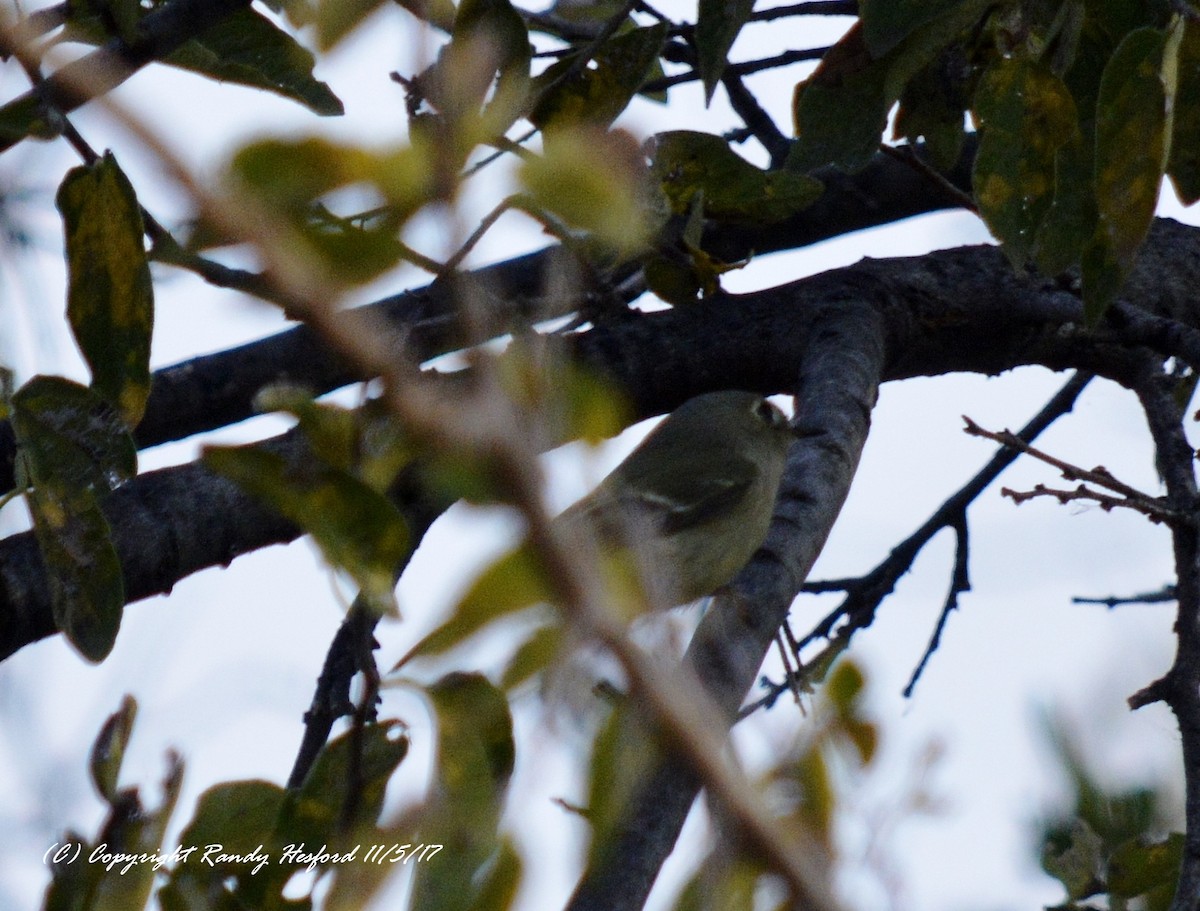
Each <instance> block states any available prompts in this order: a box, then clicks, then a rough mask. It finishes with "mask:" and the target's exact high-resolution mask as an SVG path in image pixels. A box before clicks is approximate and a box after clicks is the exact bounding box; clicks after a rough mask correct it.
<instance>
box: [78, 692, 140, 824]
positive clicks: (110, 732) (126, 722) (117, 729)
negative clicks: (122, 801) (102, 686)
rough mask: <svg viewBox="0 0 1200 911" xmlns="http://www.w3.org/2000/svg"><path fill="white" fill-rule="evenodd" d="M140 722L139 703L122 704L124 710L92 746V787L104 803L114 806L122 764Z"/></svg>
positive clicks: (111, 717)
mask: <svg viewBox="0 0 1200 911" xmlns="http://www.w3.org/2000/svg"><path fill="white" fill-rule="evenodd" d="M135 718H137V701H136V700H135V699H134V698H133V697H132V696H126V697H125V698H124V699H122V700H121V707H120V708H119V709H118V710H117V711H116V712H114V713H113V714H112V715H109V716H108V720H107V721H105V722H104V726H103V727H102V728H100V733H99V734H98V735H97V736H96V740H95V742H94V743H93V744H92V756H91V761H90V762H89V763H88V767H89V769H90V770H91V773H92V784H94V785H95V786H96V791H97V793H99V795H100V796H101V797H103V798H104V800H105V801H106V802H107V803H109V804H112V803H113V802H114V800H115V798H116V796H117V783H118V780H119V779H120V776H121V763H122V762H124V760H125V748H126V747H127V746H129V738H130V736H131V735H132V733H133V722H134V719H135Z"/></svg>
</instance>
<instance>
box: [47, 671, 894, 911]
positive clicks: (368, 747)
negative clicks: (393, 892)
mask: <svg viewBox="0 0 1200 911" xmlns="http://www.w3.org/2000/svg"><path fill="white" fill-rule="evenodd" d="M863 684H864V681H863V677H862V675H861V673H860V672H859V671H858V669H857V668H855V667H854V666H853V665H852V664H850V663H843V664H842V665H840V666H839V668H838V669H837V670H836V671H835V672H834V673H833V674H832V675H831V678H830V681H829V685H828V686H827V687H826V688H825V690H824V691H823V692H822V694H821V697H820V698H819V699H818V700H817V701H816V703H815V704H814V706H813V717H814V724H813V726H812V728H811V730H809V731H808V732H807V733H806V736H805V737H804V739H803V741H802V742H801V743H799V744H798V745H797V748H796V751H795V752H794V754H791V755H785V756H782V757H781V758H780V759H779V761H778V762H777V763H776V764H775V765H773V766H772V767H771V768H770V769H768V770H767V771H766V772H764V773H763V775H762V778H761V780H760V782H759V783H758V787H759V788H760V789H761V790H762V792H763V794H764V795H765V796H766V797H767V798H768V799H769V800H770V801H771V803H772V804H773V805H774V806H776V807H777V812H778V814H779V818H780V820H781V821H783V822H784V823H786V825H787V827H788V830H789V831H790V832H791V833H792V834H794V835H795V837H797V838H798V839H801V840H802V841H803V843H804V844H805V845H807V846H808V848H809V850H814V851H820V852H822V853H823V855H824V856H825V857H827V858H828V859H829V860H830V861H831V862H832V860H833V859H834V858H835V857H836V854H837V852H836V840H835V834H834V828H833V823H834V816H835V811H836V809H837V806H838V803H839V801H840V800H841V799H842V795H843V794H844V793H846V792H848V791H849V789H851V788H852V787H854V786H855V782H857V781H859V780H860V779H861V777H862V776H863V775H866V774H869V772H870V770H871V768H872V763H873V761H874V759H875V756H876V753H877V740H878V732H877V729H876V727H875V724H874V722H872V721H871V720H869V719H868V718H867V716H866V714H865V710H864V698H863V696H864V692H863ZM404 685H406V686H412V685H413V684H412V683H411V681H405V682H404ZM420 691H421V693H422V695H423V696H424V698H425V700H426V702H427V703H428V704H429V706H430V707H431V709H432V714H433V717H434V720H435V722H436V727H437V740H436V755H435V760H434V768H435V771H434V777H433V781H432V787H431V796H430V798H429V799H428V800H427V801H426V802H425V803H424V804H423V805H421V806H420V807H419V808H412V809H409V810H402V811H400V812H398V813H396V814H393V815H392V816H391V818H390V820H389V821H381V814H382V812H383V808H384V805H383V800H384V792H385V789H386V787H387V784H388V782H389V781H390V780H391V779H392V777H393V776H394V775H396V774H398V773H399V772H400V770H401V768H402V764H403V762H404V760H405V758H406V757H407V755H408V747H409V740H408V736H407V732H406V730H405V728H404V726H403V725H402V724H400V723H399V722H388V723H382V724H376V725H370V726H367V727H364V728H356V729H352V730H350V731H348V732H346V733H345V734H343V735H342V736H340V737H338V738H337V739H335V740H333V741H331V742H330V743H329V744H328V745H326V747H325V748H324V750H323V751H322V753H321V755H320V756H319V758H318V759H317V762H316V764H315V765H314V767H313V769H312V771H311V773H310V774H309V776H308V778H307V779H306V780H305V782H304V784H303V785H302V786H301V787H300V788H298V789H296V790H292V791H287V790H284V789H283V788H280V787H279V786H278V785H275V784H272V783H271V782H267V781H262V780H248V781H231V782H224V783H221V784H218V785H215V786H213V787H211V788H209V789H208V790H207V791H205V792H204V793H203V794H202V795H201V796H200V798H199V800H198V801H197V805H196V809H195V812H194V814H193V816H192V818H191V819H190V821H188V823H187V824H186V825H185V826H184V827H183V829H182V831H181V833H180V835H179V838H178V840H177V842H173V843H166V842H164V836H165V834H166V832H167V830H168V826H169V825H170V822H171V818H172V816H173V814H174V812H175V809H176V805H177V802H178V798H179V794H180V789H181V787H182V783H183V764H182V761H181V760H179V758H178V757H175V756H171V757H169V759H168V772H167V775H166V777H165V779H164V781H163V783H162V798H161V800H160V802H159V804H158V806H157V807H153V808H151V807H147V806H145V805H144V804H143V801H142V799H141V797H140V795H139V792H138V789H137V788H135V787H121V786H120V785H119V778H120V774H121V766H122V763H123V761H124V757H125V753H126V750H127V747H128V744H129V742H130V739H131V737H132V734H133V726H134V720H135V717H136V711H137V706H136V703H134V701H133V700H132V699H130V698H128V697H127V698H126V700H125V702H124V704H123V705H122V707H121V709H120V710H119V711H118V712H117V713H115V714H114V715H113V716H112V717H111V718H110V719H109V720H108V721H107V722H106V723H105V725H104V727H103V729H102V730H101V732H100V734H99V736H98V737H97V739H96V742H95V744H94V746H93V748H92V758H91V766H90V768H91V774H92V781H93V784H94V786H95V788H96V791H97V792H98V794H99V795H100V797H101V799H102V800H103V801H104V802H105V803H106V804H107V806H108V818H107V819H106V821H105V822H104V824H103V825H102V827H101V830H100V832H99V833H98V834H97V836H96V837H95V838H93V839H88V838H87V837H85V836H83V835H81V834H79V833H76V832H68V833H67V834H66V835H65V836H64V839H63V842H62V843H60V844H57V845H55V846H53V849H52V850H53V851H54V855H55V857H56V858H57V859H56V860H55V861H54V863H53V864H52V868H51V870H52V876H53V879H52V882H51V885H50V887H49V889H48V892H47V897H46V904H45V908H46V909H47V911H59V909H66V908H71V909H74V911H110V909H118V908H119V909H138V908H143V907H146V906H147V905H148V904H149V903H150V902H151V900H152V899H153V900H156V901H157V902H158V903H159V904H160V905H161V907H162V908H164V909H167V911H199V909H211V908H264V909H266V908H276V909H283V908H288V909H292V911H304V909H310V908H312V907H313V906H314V904H313V892H314V890H315V889H316V888H317V884H318V882H319V881H320V882H321V883H322V884H321V889H322V891H323V893H324V898H323V900H322V901H323V904H322V907H324V908H327V909H352V908H359V907H362V906H363V904H364V903H365V902H367V901H368V900H369V899H370V898H371V897H373V896H375V895H376V894H378V892H379V890H380V889H381V888H382V887H383V886H385V885H386V884H387V883H388V882H389V879H390V878H391V877H393V876H394V875H395V873H396V870H397V868H399V867H408V861H409V860H413V859H416V860H417V862H415V863H413V864H412V866H411V867H410V868H409V869H410V870H411V873H412V876H413V877H414V882H413V886H412V888H413V892H412V897H411V902H410V904H411V907H415V908H421V909H422V911H472V909H480V911H483V909H502V908H508V907H511V905H512V901H513V898H514V896H515V895H516V891H517V888H518V886H519V884H520V881H521V866H522V865H521V859H520V856H519V854H518V853H517V851H516V850H515V848H514V846H513V844H512V842H511V840H510V839H509V838H508V837H507V836H505V835H503V834H502V833H501V826H500V817H501V811H502V809H503V806H504V800H505V797H506V795H507V791H508V785H509V780H510V777H511V775H512V771H513V764H514V761H515V743H514V740H513V730H512V719H511V717H510V714H509V708H508V701H507V698H506V697H505V695H504V694H503V693H502V692H501V691H500V690H498V689H497V688H496V687H494V686H493V685H492V684H491V683H490V682H488V680H487V679H486V678H484V677H483V676H481V675H478V674H464V673H452V674H449V675H447V676H445V677H443V678H441V679H440V680H438V681H436V682H435V683H433V684H431V685H429V686H427V687H421V688H420ZM635 729H636V731H637V732H638V733H639V736H638V737H633V736H631V735H632V734H633V733H634V730H635ZM646 733H647V731H646V723H645V720H644V718H643V717H642V715H641V712H640V710H639V709H638V708H637V707H636V704H635V703H634V702H632V701H629V700H619V701H617V702H616V703H614V704H613V705H612V707H611V713H610V715H609V717H608V719H607V721H606V722H605V723H604V727H603V729H602V731H601V733H600V735H599V736H598V737H597V739H596V743H595V749H594V753H593V757H592V764H591V773H590V777H589V783H588V792H587V801H588V802H587V805H586V806H584V807H579V808H573V809H574V810H575V812H578V813H580V814H582V815H583V816H584V817H586V819H587V820H588V822H589V823H590V825H591V828H592V830H593V833H594V835H593V838H592V842H591V845H592V847H591V851H592V852H593V853H595V852H599V851H602V850H603V848H604V844H605V838H604V835H605V833H606V831H607V829H608V828H610V827H611V826H612V824H613V823H614V822H615V821H616V819H617V818H618V817H619V814H620V812H621V810H622V809H623V807H624V805H625V803H626V802H627V801H628V800H629V799H630V797H631V795H632V792H633V788H634V786H635V785H636V783H637V782H638V772H639V770H641V769H644V768H646V766H647V764H648V763H649V762H650V761H651V758H652V751H651V752H646V751H645V750H644V746H643V747H642V748H639V750H633V748H632V747H631V744H634V743H638V744H643V745H644V743H645V741H644V735H645V734H646ZM568 809H572V808H567V807H565V805H564V812H567V811H568ZM374 846H378V848H379V850H377V851H376V853H375V854H372V855H369V856H368V853H367V852H368V851H370V850H371V849H372V847H374ZM393 846H396V847H393ZM399 848H403V849H404V850H399ZM189 849H192V850H190V851H189ZM316 855H320V859H315V860H314V859H313V858H314V856H316ZM347 858H348V859H347ZM305 869H308V870H310V871H315V873H316V875H315V876H313V877H312V878H310V879H305V880H304V881H303V883H304V884H303V887H301V886H300V885H298V882H299V881H298V880H297V878H296V875H297V873H299V872H301V871H302V870H305ZM778 892H779V883H778V882H777V880H776V879H775V876H774V874H772V873H770V872H769V871H768V870H766V869H764V868H763V865H762V864H761V862H758V861H756V860H755V859H754V858H753V857H751V856H750V855H748V854H746V853H745V852H744V851H741V850H739V849H738V848H737V847H736V846H734V845H729V846H726V847H725V849H723V850H721V851H720V852H717V853H716V854H715V855H714V859H713V861H712V862H710V863H707V864H705V865H704V867H703V868H702V869H700V870H699V871H698V872H697V873H696V874H695V876H694V878H693V879H692V880H690V881H689V883H688V884H687V885H686V886H685V888H684V890H683V891H682V893H681V895H680V897H679V899H678V901H677V903H676V905H675V907H676V908H678V909H679V911H699V909H702V908H712V907H750V906H751V905H753V904H754V901H753V897H754V895H755V894H765V895H770V894H775V893H778ZM781 907H782V906H781Z"/></svg>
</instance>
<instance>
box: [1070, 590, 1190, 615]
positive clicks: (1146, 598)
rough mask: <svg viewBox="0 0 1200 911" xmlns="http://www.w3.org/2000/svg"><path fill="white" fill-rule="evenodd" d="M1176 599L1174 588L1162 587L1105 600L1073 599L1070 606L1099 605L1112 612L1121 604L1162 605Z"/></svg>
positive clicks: (1110, 597)
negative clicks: (1156, 589) (1154, 590)
mask: <svg viewBox="0 0 1200 911" xmlns="http://www.w3.org/2000/svg"><path fill="white" fill-rule="evenodd" d="M1177 598H1178V595H1177V594H1176V591H1175V586H1174V585H1173V584H1172V585H1164V586H1163V587H1162V588H1160V589H1159V590H1158V591H1156V592H1144V593H1142V594H1140V595H1121V596H1118V595H1109V596H1108V597H1107V598H1082V597H1075V598H1072V599H1071V603H1072V604H1101V605H1103V606H1104V607H1107V608H1108V609H1109V610H1112V609H1113V608H1114V607H1120V606H1121V605H1123V604H1164V603H1166V602H1168V601H1174V600H1176V599H1177Z"/></svg>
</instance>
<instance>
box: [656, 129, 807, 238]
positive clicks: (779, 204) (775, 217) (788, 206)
mask: <svg viewBox="0 0 1200 911" xmlns="http://www.w3.org/2000/svg"><path fill="white" fill-rule="evenodd" d="M651 174H652V175H653V176H654V177H655V178H657V179H658V181H659V182H660V185H661V186H662V189H663V192H664V193H665V194H666V197H667V199H668V201H669V202H670V204H671V209H672V210H673V211H674V212H675V213H676V214H680V215H682V214H686V213H687V212H689V210H690V208H691V206H692V204H693V201H694V200H695V199H696V198H698V196H699V194H701V193H703V198H704V214H705V215H706V216H707V217H709V218H712V219H717V220H720V221H735V222H736V221H751V220H753V221H759V222H771V221H779V220H782V219H784V218H787V217H789V216H791V215H794V214H796V213H797V212H799V211H800V210H802V209H804V208H806V207H807V206H809V205H811V204H812V203H813V202H814V201H815V200H816V199H817V197H818V196H820V195H821V191H822V186H821V183H820V182H819V181H817V180H815V179H813V178H812V177H808V176H806V175H803V174H797V173H794V172H792V171H763V170H761V169H759V168H756V167H755V166H754V165H752V164H750V162H748V161H746V160H745V159H744V158H742V157H741V156H740V155H738V154H737V153H736V152H734V151H733V150H732V149H731V148H730V147H729V143H727V142H726V141H725V140H724V139H722V138H721V137H719V136H714V135H712V134H711V133H696V132H692V131H689V130H675V131H672V132H669V133H660V134H659V135H658V136H656V137H655V149H654V161H653V165H652V166H651Z"/></svg>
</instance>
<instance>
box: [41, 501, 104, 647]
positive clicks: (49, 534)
mask: <svg viewBox="0 0 1200 911" xmlns="http://www.w3.org/2000/svg"><path fill="white" fill-rule="evenodd" d="M29 511H30V513H31V514H32V515H33V531H34V534H35V536H36V537H37V542H38V548H39V550H41V553H42V562H43V563H44V564H45V566H46V576H47V585H48V587H49V589H50V603H51V606H52V608H53V613H54V623H55V626H57V627H58V629H59V630H61V631H62V633H63V635H65V636H66V637H67V640H68V641H69V642H70V643H71V644H72V645H73V646H75V648H76V649H78V650H79V653H80V654H81V655H83V657H85V658H86V659H87V660H89V661H93V662H100V661H103V660H104V659H105V658H107V657H108V653H109V652H111V651H112V647H113V643H114V642H116V639H117V633H118V631H119V630H120V628H121V613H122V611H123V610H124V608H125V582H124V577H123V576H122V574H121V561H120V559H119V558H118V557H117V552H116V550H115V549H114V548H113V544H112V537H111V530H110V529H109V526H108V522H107V520H106V519H105V518H104V514H103V513H101V512H100V507H99V505H98V504H97V502H96V499H95V497H94V495H92V494H91V493H89V492H88V491H74V492H70V493H67V492H65V491H63V490H59V489H53V488H47V487H39V488H35V489H34V490H33V492H32V493H31V494H30V496H29Z"/></svg>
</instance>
